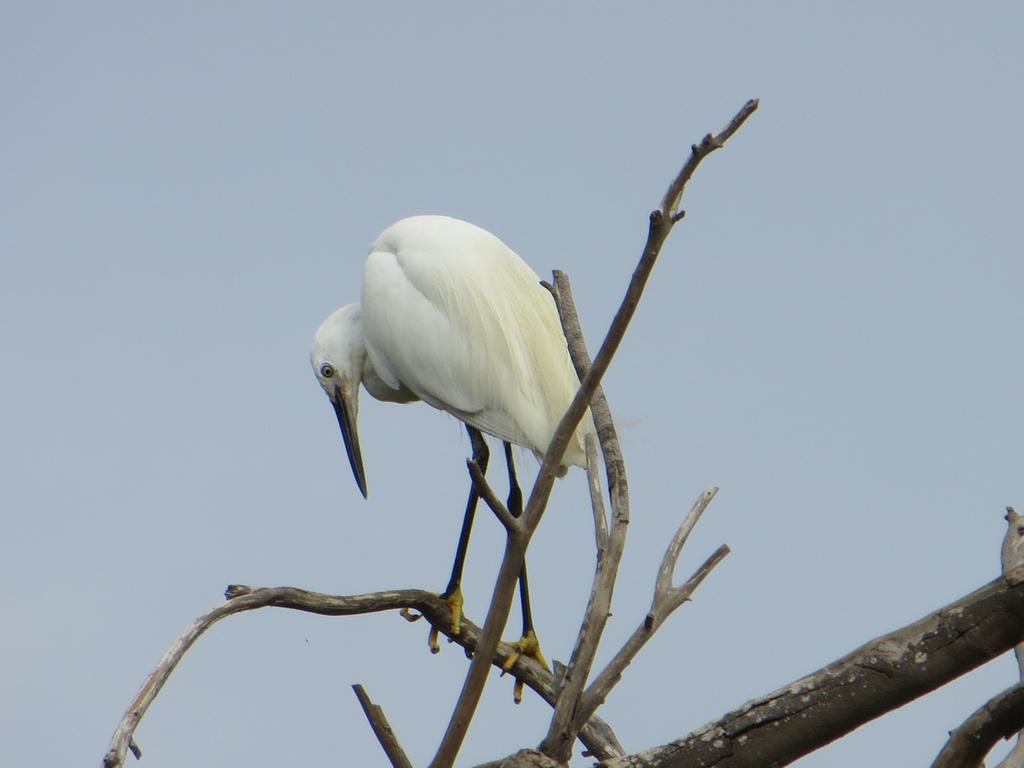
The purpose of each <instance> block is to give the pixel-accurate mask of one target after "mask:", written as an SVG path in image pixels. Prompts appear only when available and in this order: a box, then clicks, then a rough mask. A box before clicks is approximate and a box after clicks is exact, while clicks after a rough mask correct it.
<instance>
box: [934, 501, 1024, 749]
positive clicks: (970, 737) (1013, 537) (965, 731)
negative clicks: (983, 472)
mask: <svg viewBox="0 0 1024 768" xmlns="http://www.w3.org/2000/svg"><path fill="white" fill-rule="evenodd" d="M1005 519H1006V521H1007V532H1006V535H1005V536H1004V537H1002V546H1001V548H1000V553H999V560H1000V563H1001V565H1002V573H1004V574H1007V573H1009V572H1010V571H1011V570H1013V569H1014V568H1016V567H1018V566H1020V565H1022V564H1024V519H1022V518H1021V516H1020V515H1018V514H1017V510H1015V509H1014V508H1013V507H1007V514H1006V517H1005ZM1014 655H1015V656H1016V657H1017V670H1018V673H1019V675H1020V679H1021V682H1022V683H1024V643H1018V644H1017V645H1016V646H1015V647H1014ZM1020 688H1021V685H1016V686H1014V687H1013V688H1010V689H1008V690H1005V691H1002V693H999V694H998V695H996V696H995V697H993V698H992V699H990V700H989V701H988V702H987V703H985V705H984V706H983V707H981V708H980V709H979V710H978V711H977V712H975V713H974V714H973V715H972V716H971V717H970V718H968V720H967V721H966V722H965V723H964V724H963V725H962V726H961V727H959V728H957V729H956V730H955V731H953V733H952V734H951V735H950V738H949V741H947V742H946V745H945V746H944V748H943V750H942V752H941V753H939V757H938V758H936V762H935V765H940V762H939V761H942V760H945V761H946V762H945V763H942V764H943V765H946V766H950V765H956V763H954V762H950V761H953V760H956V758H955V757H952V758H949V757H945V756H946V753H947V752H950V753H951V754H952V755H959V754H963V753H964V751H965V750H971V749H972V748H973V746H977V748H978V749H980V744H981V742H982V741H987V738H986V735H987V734H988V733H991V732H992V731H991V729H992V728H993V727H995V726H994V725H993V724H994V723H995V722H996V721H998V720H1000V716H1001V719H1002V720H1006V718H1007V717H1008V713H1006V711H1005V710H1006V708H1007V706H1008V702H1007V700H1006V699H1007V698H1008V697H1012V696H1011V695H1010V694H1012V692H1013V691H1014V690H1015V689H1020ZM1022 725H1024V723H1021V724H1020V725H1018V730H1019V729H1020V727H1021V726H1022ZM997 730H998V728H996V731H997ZM974 731H977V732H976V733H975V732H974ZM1000 735H1002V736H1005V737H1006V738H1010V736H1011V735H1013V734H1001V733H998V732H996V733H995V738H997V737H998V736H1000ZM995 738H993V739H992V741H991V742H989V743H988V746H987V748H986V749H985V750H984V752H978V753H977V754H978V757H977V759H976V760H975V761H974V762H975V763H980V761H981V759H982V758H983V757H984V756H985V755H987V754H988V752H989V750H990V749H991V748H992V746H993V745H994V743H995ZM970 754H971V755H974V754H975V752H971V753H970ZM995 768H1024V737H1022V734H1020V733H1018V734H1017V743H1015V744H1014V748H1013V749H1012V750H1011V751H1010V753H1009V754H1008V755H1007V756H1006V757H1005V758H1002V760H1000V761H999V762H998V763H997V764H996V766H995Z"/></svg>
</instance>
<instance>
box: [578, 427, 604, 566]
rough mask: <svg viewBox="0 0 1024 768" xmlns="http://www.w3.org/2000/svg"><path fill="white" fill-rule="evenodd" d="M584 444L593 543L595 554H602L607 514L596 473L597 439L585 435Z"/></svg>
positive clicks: (599, 555) (600, 555) (599, 480)
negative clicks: (592, 515)
mask: <svg viewBox="0 0 1024 768" xmlns="http://www.w3.org/2000/svg"><path fill="white" fill-rule="evenodd" d="M584 445H585V447H586V450H587V486H588V487H589V488H590V509H591V510H592V511H593V513H594V544H595V545H596V547H597V556H598V557H602V556H603V555H604V549H605V545H606V544H607V543H608V515H607V513H605V511H604V496H602V495H601V478H600V477H599V476H598V474H597V441H596V440H595V439H594V436H593V435H587V438H586V441H585V442H584Z"/></svg>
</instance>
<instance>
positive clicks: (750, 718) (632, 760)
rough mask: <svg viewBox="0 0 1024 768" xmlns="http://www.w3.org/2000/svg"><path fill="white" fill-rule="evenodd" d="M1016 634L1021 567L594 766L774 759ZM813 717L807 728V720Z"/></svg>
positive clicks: (1021, 622)
mask: <svg viewBox="0 0 1024 768" xmlns="http://www.w3.org/2000/svg"><path fill="white" fill-rule="evenodd" d="M1021 640H1024V568H1017V569H1015V570H1014V571H1012V572H1011V573H1009V574H1008V575H1007V576H1005V577H1000V578H998V579H996V580H995V581H993V582H991V583H989V584H987V585H985V586H984V587H982V588H981V589H979V590H976V591H975V592H972V593H971V594H969V595H967V596H965V597H963V598H961V599H960V600H957V601H956V602H954V603H951V604H950V605H947V606H945V607H944V608H941V609H940V610H938V611H935V612H934V613H932V614H930V615H928V616H925V617H924V618H923V619H920V620H919V621H916V622H914V623H913V624H910V625H908V626H906V627H902V628H901V629H897V630H895V631H894V632H890V633H889V634H887V635H883V636H881V637H879V638H876V639H874V640H872V641H870V642H868V643H866V644H865V645H863V646H861V647H860V648H858V649H856V650H855V651H853V652H852V653H850V654H848V655H847V656H844V657H843V658H841V659H838V660H836V661H834V662H832V663H831V664H829V665H828V666H826V667H824V668H823V669H820V670H818V671H817V672H815V673H813V674H811V675H808V676H807V677H803V678H801V679H799V680H796V681H794V682H793V683H791V684H790V685H788V686H786V687H785V688H781V689H779V690H777V691H775V692H774V693H770V694H768V695H767V696H762V697H760V698H758V699H754V700H753V701H749V702H747V703H746V704H744V705H743V706H742V707H740V708H739V709H737V710H736V711H734V712H730V713H729V714H727V715H725V716H724V717H722V718H721V719H719V720H717V721H715V722H713V723H709V724H707V725H705V726H703V727H702V728H699V729H697V730H696V731H694V732H693V733H691V734H690V735H689V736H685V737H683V738H681V739H678V740H677V741H673V742H671V743H669V744H665V745H663V746H661V747H655V748H654V749H649V750H647V751H644V752H640V753H637V754H634V755H629V756H628V757H625V758H613V759H611V760H605V761H602V762H601V763H600V764H599V765H600V766H601V768H655V766H657V768H687V767H688V766H694V765H715V766H716V767H717V768H761V767H762V766H765V765H775V766H783V765H787V764H789V763H791V762H793V761H794V760H796V759H797V758H799V757H802V756H803V755H806V754H808V753H809V752H813V751H814V750H815V749H818V748H819V747H822V746H824V745H825V744H828V743H830V742H831V741H834V740H835V739H838V738H839V737H840V736H843V735H844V734H846V733H849V732H850V731H852V730H854V729H855V728H858V727H860V726H861V725H863V724H864V723H866V722H868V721H870V720H873V719H874V718H876V717H879V716H880V715H883V714H885V713H886V712H889V711H891V710H894V709H897V708H898V707H901V706H903V705H904V704H906V703H907V702H909V701H912V700H913V699H915V698H917V697H918V696H921V695H923V694H925V693H927V692H929V691H931V690H934V689H936V688H938V687H939V686H941V685H944V684H945V683H947V682H949V681H950V680H952V679H954V678H956V677H958V676H960V675H962V674H964V673H966V672H969V671H970V670H972V669H974V668H975V667H977V666H979V665H981V664H983V663H984V662H986V661H988V660H990V659H993V658H995V657H996V656H999V655H1000V654H1002V653H1005V652H1006V651H1008V650H1009V649H1010V648H1012V647H1013V646H1014V645H1015V644H1017V643H1019V642H1021ZM812 724H813V727H812Z"/></svg>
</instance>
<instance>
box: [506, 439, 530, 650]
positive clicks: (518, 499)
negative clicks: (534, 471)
mask: <svg viewBox="0 0 1024 768" xmlns="http://www.w3.org/2000/svg"><path fill="white" fill-rule="evenodd" d="M505 466H506V467H508V502H507V504H508V511H509V512H511V513H512V517H519V516H520V515H522V514H523V492H522V490H521V489H520V488H519V481H518V479H517V478H516V465H515V463H514V462H513V461H512V444H511V443H509V442H508V441H505ZM519 603H520V606H521V608H522V612H523V637H526V636H527V635H528V634H529V633H530V632H531V631H532V630H533V614H532V613H531V611H530V587H529V584H528V582H527V580H526V561H525V560H524V561H523V567H522V569H520V571H519Z"/></svg>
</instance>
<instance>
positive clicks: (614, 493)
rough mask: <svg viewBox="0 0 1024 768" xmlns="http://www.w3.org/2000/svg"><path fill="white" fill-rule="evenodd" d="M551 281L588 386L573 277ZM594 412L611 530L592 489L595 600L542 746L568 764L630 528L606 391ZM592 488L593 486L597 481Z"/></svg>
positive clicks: (591, 461)
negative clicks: (598, 541) (597, 543)
mask: <svg viewBox="0 0 1024 768" xmlns="http://www.w3.org/2000/svg"><path fill="white" fill-rule="evenodd" d="M552 276H553V279H554V285H548V286H547V287H548V289H549V290H550V291H551V295H552V296H553V297H554V299H555V306H556V307H557V308H558V315H559V318H560V320H561V322H562V330H563V332H564V334H565V338H566V343H567V344H568V348H569V356H570V357H571V359H572V362H573V365H574V366H575V368H576V373H577V375H578V376H579V377H580V379H581V380H583V379H584V378H586V375H587V372H588V371H589V370H590V366H591V360H590V354H589V352H588V351H587V345H586V341H585V340H584V338H583V329H582V327H581V325H580V320H579V315H578V314H577V312H576V302H575V300H574V299H573V295H572V285H571V284H570V282H569V277H568V275H566V274H565V273H564V272H560V271H558V270H555V271H554V272H553V273H552ZM590 407H591V413H592V415H593V419H594V428H595V429H596V430H597V434H598V435H599V437H600V441H601V450H602V453H603V455H604V459H605V467H606V471H607V479H608V489H609V499H610V501H611V505H612V520H611V529H610V530H608V531H604V532H602V531H601V528H600V526H601V524H602V523H604V522H605V513H604V505H603V502H602V503H601V506H600V508H598V507H595V495H594V491H593V489H591V507H592V509H593V513H594V519H595V524H596V525H597V526H598V534H597V535H599V536H601V535H602V533H603V546H601V547H599V549H598V557H597V565H596V567H595V571H594V581H593V585H592V587H591V591H590V597H589V599H588V600H587V607H586V610H585V611H584V614H583V621H582V622H581V623H580V628H579V632H578V633H577V635H576V643H575V645H574V646H573V650H572V653H571V655H570V657H569V662H568V664H567V665H566V667H565V671H564V673H563V675H562V677H561V683H562V687H561V689H560V690H559V693H558V699H557V701H556V702H555V712H554V714H553V715H552V717H551V723H550V725H549V726H548V733H547V735H546V736H545V737H544V741H543V742H542V743H541V745H540V749H541V751H542V752H543V753H544V754H546V755H549V756H550V757H552V758H554V759H555V760H556V761H560V762H563V763H564V762H566V761H567V760H568V759H569V757H570V754H571V751H572V743H573V741H574V740H575V739H574V733H573V722H574V719H575V714H576V706H577V704H578V703H579V699H580V696H581V694H582V692H583V687H584V685H586V682H587V678H588V677H589V676H590V668H591V666H592V664H593V660H594V656H595V655H596V653H597V648H598V646H599V645H600V642H601V637H602V635H603V634H604V628H605V625H606V624H607V622H608V616H609V615H610V612H611V602H612V595H613V593H614V590H615V580H616V577H617V575H618V571H619V562H620V561H621V559H622V552H623V550H624V549H625V545H626V531H627V526H628V524H629V484H628V481H627V478H626V465H625V461H624V459H623V458H622V450H621V448H620V447H619V438H618V433H617V431H616V429H615V421H614V420H613V419H612V412H611V407H610V406H609V405H608V400H607V398H605V396H604V389H603V388H602V387H600V386H598V387H596V388H595V390H594V395H593V399H592V400H591V404H590ZM588 440H590V441H591V442H592V441H593V438H588ZM596 465H597V462H596V456H592V455H591V454H589V453H588V467H587V475H588V479H589V478H594V476H595V475H596V472H597V466H596ZM590 482H591V483H593V480H590ZM596 498H597V501H598V502H600V501H601V497H600V494H599V493H598V495H597V497H596Z"/></svg>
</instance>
